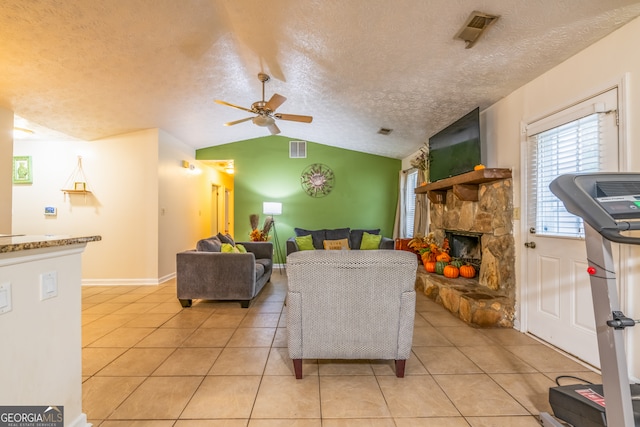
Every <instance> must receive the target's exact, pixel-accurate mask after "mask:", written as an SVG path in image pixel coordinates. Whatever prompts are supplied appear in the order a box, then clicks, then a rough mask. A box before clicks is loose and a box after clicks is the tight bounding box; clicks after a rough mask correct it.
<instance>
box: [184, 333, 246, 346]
mask: <svg viewBox="0 0 640 427" xmlns="http://www.w3.org/2000/svg"><path fill="white" fill-rule="evenodd" d="M235 331H236V330H235V329H233V328H228V329H222V328H218V329H213V328H210V329H203V328H199V329H196V331H195V332H194V333H192V334H191V335H190V336H189V338H188V339H186V340H185V341H183V342H182V346H183V347H224V346H226V345H227V343H228V342H229V340H230V339H231V336H232V335H233V333H234V332H235Z"/></svg>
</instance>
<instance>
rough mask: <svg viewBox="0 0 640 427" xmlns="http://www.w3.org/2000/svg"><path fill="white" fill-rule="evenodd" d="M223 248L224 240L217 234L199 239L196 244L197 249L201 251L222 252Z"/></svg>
mask: <svg viewBox="0 0 640 427" xmlns="http://www.w3.org/2000/svg"><path fill="white" fill-rule="evenodd" d="M221 248H222V242H221V241H220V239H218V237H217V236H213V237H209V238H208V239H202V240H199V241H198V243H197V244H196V250H197V251H199V252H220V250H221Z"/></svg>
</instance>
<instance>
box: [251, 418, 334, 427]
mask: <svg viewBox="0 0 640 427" xmlns="http://www.w3.org/2000/svg"><path fill="white" fill-rule="evenodd" d="M322 425H324V424H323V422H322V421H321V420H320V419H319V418H318V419H312V420H308V419H305V420H293V419H284V420H256V419H251V420H249V426H248V427H321V426H322Z"/></svg>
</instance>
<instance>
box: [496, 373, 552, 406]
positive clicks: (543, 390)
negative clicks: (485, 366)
mask: <svg viewBox="0 0 640 427" xmlns="http://www.w3.org/2000/svg"><path fill="white" fill-rule="evenodd" d="M491 378H493V380H494V381H495V382H497V383H498V384H499V385H500V386H501V387H502V388H504V389H505V390H506V391H507V393H509V394H510V395H511V396H513V397H514V398H515V399H516V400H517V401H518V402H519V403H520V404H521V405H522V406H524V407H525V408H526V409H527V411H529V412H530V413H531V414H539V413H540V412H549V413H551V412H552V411H551V406H550V405H549V387H554V386H555V385H556V384H555V382H553V381H551V380H550V379H549V378H548V377H546V376H545V375H543V374H540V373H535V374H492V375H491Z"/></svg>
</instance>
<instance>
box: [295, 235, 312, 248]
mask: <svg viewBox="0 0 640 427" xmlns="http://www.w3.org/2000/svg"><path fill="white" fill-rule="evenodd" d="M296 244H297V245H298V249H300V250H301V251H312V250H314V249H315V248H314V247H313V237H311V234H307V235H306V236H300V237H296Z"/></svg>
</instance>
